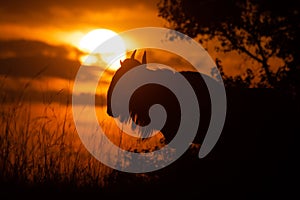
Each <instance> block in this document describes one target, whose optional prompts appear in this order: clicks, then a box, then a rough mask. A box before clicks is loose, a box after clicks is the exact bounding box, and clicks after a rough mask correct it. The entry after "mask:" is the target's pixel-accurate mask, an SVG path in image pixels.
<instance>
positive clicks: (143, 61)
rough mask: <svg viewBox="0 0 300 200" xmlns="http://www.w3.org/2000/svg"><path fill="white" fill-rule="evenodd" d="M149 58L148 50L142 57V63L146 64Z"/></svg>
mask: <svg viewBox="0 0 300 200" xmlns="http://www.w3.org/2000/svg"><path fill="white" fill-rule="evenodd" d="M146 63H147V59H146V51H144V54H143V58H142V64H146Z"/></svg>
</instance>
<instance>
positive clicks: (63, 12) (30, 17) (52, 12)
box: [0, 0, 157, 26]
mask: <svg viewBox="0 0 300 200" xmlns="http://www.w3.org/2000/svg"><path fill="white" fill-rule="evenodd" d="M156 4H157V1H140V0H130V1H124V0H110V1H100V0H89V1H79V0H75V1H73V0H72V1H71V0H65V1H60V0H53V1H34V0H29V1H17V0H12V1H2V2H1V7H0V18H1V19H2V20H1V22H0V23H12V24H22V23H23V24H31V25H39V26H41V25H43V24H44V25H47V24H49V22H51V23H53V22H56V23H57V24H60V22H61V21H62V22H65V21H70V20H73V21H74V23H76V20H82V19H81V17H82V15H83V14H85V13H86V12H93V13H99V14H100V15H101V13H106V12H108V11H110V10H122V9H127V10H130V11H133V12H134V9H136V8H139V7H146V8H147V9H149V10H157V7H156ZM114 17H118V12H116V13H115V15H114ZM137 18H139V16H137ZM83 22H84V21H81V23H83ZM65 25H68V24H65Z"/></svg>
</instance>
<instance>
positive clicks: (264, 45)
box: [158, 0, 300, 88]
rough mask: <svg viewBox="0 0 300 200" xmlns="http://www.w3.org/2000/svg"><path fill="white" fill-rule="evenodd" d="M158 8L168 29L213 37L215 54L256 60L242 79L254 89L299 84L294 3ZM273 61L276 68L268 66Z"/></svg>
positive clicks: (211, 0) (247, 0) (216, 1)
mask: <svg viewBox="0 0 300 200" xmlns="http://www.w3.org/2000/svg"><path fill="white" fill-rule="evenodd" d="M158 9H159V16H161V17H163V18H164V19H166V20H167V21H168V22H169V25H170V26H171V28H174V29H175V30H177V31H180V32H182V33H185V34H187V35H189V36H190V37H193V38H196V37H197V36H199V35H200V38H201V39H200V42H203V41H204V40H210V39H213V38H216V39H218V40H219V41H220V43H221V48H219V49H217V50H220V51H222V52H228V51H234V50H236V51H238V52H239V53H240V54H243V55H246V56H247V57H248V58H250V59H252V60H254V61H256V62H258V63H259V64H260V66H261V68H260V70H259V71H255V72H254V70H253V68H248V69H247V72H246V75H247V74H248V75H249V76H250V77H248V78H246V79H247V80H248V81H249V79H253V77H251V76H253V75H255V77H257V78H258V84H257V85H256V86H257V87H277V88H278V87H281V86H284V87H285V88H286V87H295V86H296V85H299V81H298V79H297V77H299V75H300V73H299V71H300V70H299V47H298V46H297V44H299V39H298V38H297V36H299V35H300V34H299V30H300V23H299V21H300V20H299V6H298V2H297V1H293V0H287V1H284V2H282V1H278V2H276V1H271V0H237V1H234V0H228V1H223V0H199V1H193V0H161V1H160V2H159V3H158ZM201 36H202V37H201ZM203 36H205V37H203ZM274 58H275V59H277V60H278V62H277V64H276V65H279V67H275V66H271V63H270V61H271V60H272V59H274ZM231 78H232V77H231ZM237 78H241V76H238V77H237Z"/></svg>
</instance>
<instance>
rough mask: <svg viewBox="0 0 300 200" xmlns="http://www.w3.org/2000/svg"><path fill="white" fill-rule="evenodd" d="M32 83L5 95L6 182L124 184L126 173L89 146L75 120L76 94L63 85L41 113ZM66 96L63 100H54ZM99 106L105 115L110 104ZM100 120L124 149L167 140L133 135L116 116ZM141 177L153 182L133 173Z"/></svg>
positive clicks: (1, 156)
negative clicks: (119, 124)
mask: <svg viewBox="0 0 300 200" xmlns="http://www.w3.org/2000/svg"><path fill="white" fill-rule="evenodd" d="M3 87H4V86H3ZM29 87H30V84H25V86H24V88H21V89H20V93H19V95H18V96H15V97H9V96H8V95H7V94H6V93H5V92H4V93H1V94H0V100H1V105H0V183H1V184H4V185H5V184H8V183H9V184H13V187H19V186H21V187H23V186H26V187H33V188H34V187H36V186H37V187H41V186H42V187H46V188H47V187H49V185H50V186H51V187H59V188H64V187H67V188H69V187H70V188H75V189H80V188H105V187H109V186H111V185H113V184H119V183H116V182H117V181H118V180H120V179H119V178H118V176H120V172H118V171H115V170H113V169H111V168H109V167H107V166H105V165H104V164H102V163H101V162H99V161H98V160H97V159H96V158H94V157H93V156H92V155H91V154H90V153H89V152H88V151H87V150H86V149H85V147H84V146H83V144H82V142H81V140H80V138H79V136H78V134H77V132H76V127H75V124H74V121H73V116H72V106H71V102H70V99H71V98H70V94H64V95H63V92H64V91H63V90H61V91H58V92H57V94H56V97H53V98H49V97H47V99H48V100H45V101H44V102H43V103H42V112H41V113H39V114H38V115H36V114H34V112H33V110H34V107H35V106H36V103H34V102H32V103H30V102H31V101H30V94H28V93H27V90H28V88H29ZM68 89H69V88H68ZM4 91H5V90H4ZM66 91H68V90H66ZM65 97H66V99H65V100H64V101H65V102H64V103H63V104H57V103H55V102H54V101H53V99H55V98H65ZM49 99H51V100H50V101H49ZM99 110H100V114H101V112H102V115H103V112H105V107H101V108H99ZM99 121H100V124H101V126H102V128H103V130H104V131H105V132H106V134H107V136H108V138H109V139H110V140H111V141H113V142H114V143H115V144H116V145H118V146H119V147H120V148H123V149H126V150H129V151H144V152H145V151H151V150H155V148H157V146H159V145H160V141H161V140H160V139H157V138H155V137H153V138H152V139H149V140H146V141H142V140H140V139H136V140H133V139H132V137H130V136H128V135H126V134H124V132H123V131H122V130H120V129H118V128H116V125H115V122H114V120H113V119H112V118H105V119H103V118H102V119H99ZM156 137H158V138H159V137H161V135H159V134H158V135H157V136H156ZM153 144H155V145H153ZM154 147H155V148H154ZM123 175H124V174H123ZM136 177H140V178H141V179H142V180H143V181H149V177H148V176H146V175H145V174H137V175H132V176H131V178H134V180H135V178H136ZM125 179H128V177H127V178H125Z"/></svg>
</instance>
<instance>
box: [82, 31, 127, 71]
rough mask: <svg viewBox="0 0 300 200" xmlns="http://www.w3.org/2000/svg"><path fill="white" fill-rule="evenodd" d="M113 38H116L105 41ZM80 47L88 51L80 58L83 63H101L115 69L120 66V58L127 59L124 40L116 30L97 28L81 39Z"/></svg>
mask: <svg viewBox="0 0 300 200" xmlns="http://www.w3.org/2000/svg"><path fill="white" fill-rule="evenodd" d="M111 38H114V39H112V40H110V41H109V44H108V43H106V44H105V43H104V42H105V41H107V40H109V39H111ZM103 44H104V46H103ZM101 45H102V46H101ZM79 49H80V50H82V51H83V52H85V53H86V55H85V56H83V57H81V59H80V60H81V63H82V64H84V65H99V66H101V67H105V68H106V67H109V68H110V69H113V70H116V69H117V68H118V67H119V65H120V64H119V60H123V59H125V52H126V47H125V42H124V40H123V39H122V38H121V37H120V36H119V35H118V34H117V33H116V32H114V31H112V30H108V29H95V30H92V31H90V32H89V33H87V34H86V35H85V36H84V37H83V38H82V39H81V40H80V42H79ZM104 65H105V66H104Z"/></svg>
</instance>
